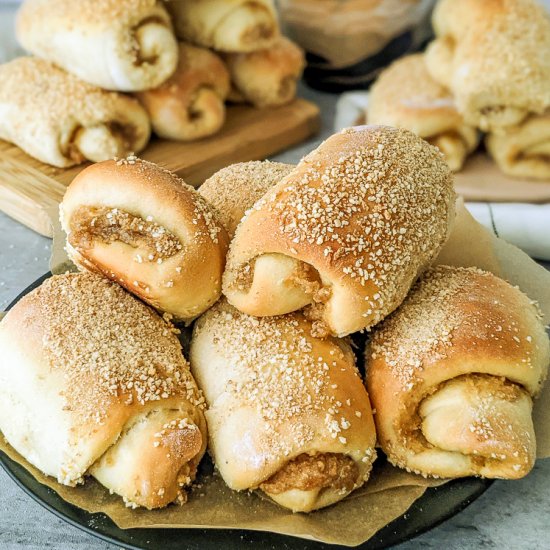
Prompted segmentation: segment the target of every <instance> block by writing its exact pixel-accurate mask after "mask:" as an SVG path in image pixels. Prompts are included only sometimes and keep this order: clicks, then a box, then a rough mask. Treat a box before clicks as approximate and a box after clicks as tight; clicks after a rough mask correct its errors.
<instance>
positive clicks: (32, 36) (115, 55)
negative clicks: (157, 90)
mask: <svg viewBox="0 0 550 550" xmlns="http://www.w3.org/2000/svg"><path fill="white" fill-rule="evenodd" d="M16 33H17V38H18V40H19V42H20V43H21V45H22V46H23V47H24V48H25V49H26V50H28V51H29V52H31V53H33V54H34V55H36V56H38V57H42V58H44V59H47V60H49V61H52V62H53V63H55V64H56V65H58V66H59V67H61V68H63V69H65V70H66V71H68V72H70V73H73V74H75V75H76V76H78V77H79V78H81V79H82V80H85V81H86V82H89V83H90V84H95V85H96V86H100V87H101V88H105V89H107V90H119V91H124V92H131V91H136V90H146V89H147V88H154V87H155V86H158V85H159V84H161V83H162V82H164V81H165V80H166V79H167V78H168V77H169V76H170V75H171V74H172V73H173V72H174V69H175V68H176V64H177V62H178V47H177V42H176V38H175V36H174V32H173V30H172V24H171V22H170V17H169V15H168V13H167V12H166V10H165V9H164V7H163V5H162V2H160V1H159V0H95V1H94V0H79V1H78V2H74V1H73V0H25V1H24V3H23V5H22V6H21V9H20V10H19V13H18V16H17V23H16Z"/></svg>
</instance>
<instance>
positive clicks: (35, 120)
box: [0, 57, 151, 168]
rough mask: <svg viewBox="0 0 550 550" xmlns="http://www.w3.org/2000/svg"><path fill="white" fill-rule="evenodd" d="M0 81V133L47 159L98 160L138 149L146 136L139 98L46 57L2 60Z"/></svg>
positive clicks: (60, 162) (59, 162)
mask: <svg viewBox="0 0 550 550" xmlns="http://www.w3.org/2000/svg"><path fill="white" fill-rule="evenodd" d="M0 82H1V83H2V85H1V86H0V113H1V114H0V139H5V140H6V141H9V142H11V143H14V144H15V145H17V146H18V147H21V149H23V150H24V151H25V152H26V153H28V154H29V155H31V156H33V157H34V158H36V159H38V160H40V161H42V162H45V163H47V164H51V165H53V166H58V167H60V168H66V167H69V166H73V165H75V164H80V163H81V162H84V161H85V160H91V161H94V162H100V161H103V160H108V159H111V158H113V157H115V156H126V155H128V154H130V153H137V152H140V151H141V150H142V149H144V148H145V146H146V145H147V142H148V141H149V136H150V134H151V125H150V123H149V117H148V116H147V112H146V111H145V109H144V108H143V107H142V106H141V105H140V104H139V102H138V101H136V100H135V99H134V98H131V97H128V96H126V95H124V94H119V93H117V92H107V91H106V90H102V89H100V88H98V87H96V86H92V85H91V84H88V83H87V82H83V81H82V80H80V79H79V78H77V77H76V76H74V75H72V74H69V73H66V72H65V71H64V70H62V69H60V68H59V67H56V66H55V65H54V64H53V63H50V62H49V61H45V60H44V59H39V58H37V57H18V58H16V59H14V60H13V61H10V62H9V63H5V64H3V65H0Z"/></svg>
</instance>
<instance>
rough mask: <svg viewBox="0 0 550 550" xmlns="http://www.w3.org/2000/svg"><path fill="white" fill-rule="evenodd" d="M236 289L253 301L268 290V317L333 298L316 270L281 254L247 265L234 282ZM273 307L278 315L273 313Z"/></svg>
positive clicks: (273, 254)
mask: <svg viewBox="0 0 550 550" xmlns="http://www.w3.org/2000/svg"><path fill="white" fill-rule="evenodd" d="M235 287H236V288H237V289H238V290H239V291H241V292H244V293H247V294H249V295H250V296H251V297H254V296H256V295H263V294H264V292H266V291H267V290H269V293H270V296H271V301H270V303H269V304H268V305H269V309H268V310H266V311H269V312H266V313H265V315H269V316H273V315H283V314H285V313H290V312H292V311H296V310H297V309H301V308H303V307H305V306H307V305H309V304H321V303H324V302H326V301H327V300H328V298H329V297H330V288H329V287H327V286H325V285H324V283H323V282H322V280H321V275H320V274H319V272H318V271H317V270H316V269H315V268H314V267H313V266H311V265H310V264H308V263H306V262H302V261H300V260H296V259H295V258H292V257H290V256H286V255H285V254H279V253H270V254H262V255H261V256H257V257H256V258H254V259H253V260H252V261H250V262H248V263H246V264H244V265H243V266H242V267H241V269H240V271H239V274H238V276H237V278H236V279H235ZM264 299H265V295H264V296H262V300H264ZM274 306H276V312H274V311H275V310H274V309H272V308H273V307H274ZM257 315H259V316H263V315H262V314H261V313H257Z"/></svg>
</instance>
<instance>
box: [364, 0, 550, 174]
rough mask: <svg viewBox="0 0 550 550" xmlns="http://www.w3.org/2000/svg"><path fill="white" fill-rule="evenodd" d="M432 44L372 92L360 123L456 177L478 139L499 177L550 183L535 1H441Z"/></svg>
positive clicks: (548, 124) (549, 115) (542, 13)
mask: <svg viewBox="0 0 550 550" xmlns="http://www.w3.org/2000/svg"><path fill="white" fill-rule="evenodd" d="M433 26H434V31H435V35H436V38H435V40H434V41H433V42H431V43H430V44H429V46H428V48H427V50H426V53H425V54H415V55H411V56H407V57H405V58H403V59H400V60H398V61H396V62H395V63H393V64H392V65H391V66H390V67H388V68H387V69H386V70H385V71H383V72H382V74H381V75H380V77H379V79H378V80H377V81H376V82H375V84H374V85H373V87H372V92H371V95H370V99H369V106H368V114H367V118H368V121H369V122H370V123H373V124H391V125H395V126H400V127H402V128H407V129H409V130H412V131H414V132H416V133H417V134H418V135H419V136H420V137H423V138H425V139H427V140H428V141H430V143H433V144H434V145H437V147H439V148H440V149H441V151H442V152H443V153H444V155H445V156H446V158H447V161H448V163H449V166H450V167H451V168H452V169H453V170H454V171H458V170H460V169H461V168H462V166H463V164H464V162H465V160H466V158H467V156H468V155H469V154H470V153H471V152H472V151H474V150H475V149H476V147H477V145H478V142H479V141H480V138H481V137H482V135H483V134H484V135H485V138H484V139H485V146H486V148H487V151H488V152H489V154H490V155H491V157H492V158H493V159H494V161H495V162H496V163H497V165H498V166H499V168H500V169H501V170H502V172H504V173H505V174H508V175H510V176H516V177H526V178H533V179H541V180H548V179H550V15H549V14H548V11H547V10H546V9H545V8H544V7H543V6H542V5H540V4H539V3H538V2H537V0H500V1H498V2H477V1H476V0H440V2H439V3H438V4H437V6H436V8H435V11H434V14H433Z"/></svg>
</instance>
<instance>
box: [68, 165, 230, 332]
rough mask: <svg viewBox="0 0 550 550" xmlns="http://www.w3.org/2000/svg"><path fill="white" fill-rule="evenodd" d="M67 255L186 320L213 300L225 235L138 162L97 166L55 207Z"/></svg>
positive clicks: (157, 172)
mask: <svg viewBox="0 0 550 550" xmlns="http://www.w3.org/2000/svg"><path fill="white" fill-rule="evenodd" d="M60 217H61V225H62V227H63V230H64V231H65V233H66V234H67V252H68V253H69V256H70V257H71V259H72V260H73V261H74V262H75V263H76V264H77V265H78V266H79V267H80V268H82V269H88V270H91V271H97V272H99V273H102V274H103V275H105V276H106V277H109V278H110V279H112V280H114V281H117V282H118V283H120V284H121V285H122V286H124V287H125V288H126V289H128V290H129V291H130V292H133V293H134V294H136V295H137V296H139V297H140V298H141V299H142V300H144V301H145V302H147V303H149V304H151V305H152V306H154V307H155V308H157V309H159V310H160V311H163V312H166V313H169V314H171V315H173V316H174V317H175V318H176V319H178V320H183V321H191V320H192V319H194V318H195V317H197V316H198V315H200V314H201V313H202V312H203V311H204V310H206V309H207V308H208V307H210V306H211V305H212V304H213V303H215V302H216V300H218V298H219V297H220V293H221V276H222V271H223V267H224V263H225V254H226V250H227V245H228V237H227V234H226V232H225V230H224V229H223V227H222V226H221V224H220V223H219V222H218V220H217V218H216V214H215V212H214V211H213V210H212V209H211V207H210V206H209V205H208V204H207V202H206V201H205V200H204V199H203V198H202V197H201V196H200V195H199V194H198V193H197V192H196V191H195V190H194V189H193V188H192V187H191V186H189V185H187V184H186V183H185V182H184V181H183V180H181V179H180V178H178V177H177V176H176V175H175V174H173V173H172V172H170V171H168V170H164V169H163V168H160V167H159V166H157V165H155V164H152V163H150V162H146V161H143V160H140V159H137V158H136V157H128V158H127V159H122V160H118V161H106V162H102V163H99V164H94V165H93V166H90V167H88V168H86V169H85V170H83V171H82V172H81V173H80V174H79V175H78V176H77V177H76V178H75V179H74V180H73V181H72V183H71V185H69V187H68V189H67V192H66V193H65V196H64V197H63V202H62V203H61V206H60Z"/></svg>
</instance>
